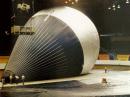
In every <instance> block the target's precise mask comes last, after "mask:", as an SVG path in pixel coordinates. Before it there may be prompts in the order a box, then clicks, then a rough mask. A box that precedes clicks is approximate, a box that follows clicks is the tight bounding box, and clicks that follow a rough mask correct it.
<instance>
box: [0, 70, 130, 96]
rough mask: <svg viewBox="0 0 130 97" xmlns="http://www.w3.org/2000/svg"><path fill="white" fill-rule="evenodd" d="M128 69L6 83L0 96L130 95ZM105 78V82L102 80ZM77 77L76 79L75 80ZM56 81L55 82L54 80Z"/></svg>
mask: <svg viewBox="0 0 130 97" xmlns="http://www.w3.org/2000/svg"><path fill="white" fill-rule="evenodd" d="M129 73H130V71H108V72H107V73H104V71H103V70H93V71H92V72H91V73H90V74H88V75H87V76H86V75H83V76H81V77H76V78H69V79H67V78H66V79H64V80H66V81H61V82H60V79H58V80H52V82H53V83H47V82H49V81H43V82H40V83H39V84H38V83H37V82H36V83H34V82H33V83H32V85H31V84H30V85H29V83H26V82H25V83H24V86H21V85H20V83H18V84H13V85H10V84H6V85H4V87H3V88H2V90H1V97H130V91H129V90H130V75H129ZM102 78H106V81H107V83H103V82H102ZM76 79H77V81H76ZM56 81H57V82H56ZM30 83H31V82H30Z"/></svg>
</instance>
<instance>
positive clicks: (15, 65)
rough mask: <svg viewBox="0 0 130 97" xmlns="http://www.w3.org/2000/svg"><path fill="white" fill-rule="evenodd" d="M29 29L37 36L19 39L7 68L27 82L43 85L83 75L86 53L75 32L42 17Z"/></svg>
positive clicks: (31, 24)
mask: <svg viewBox="0 0 130 97" xmlns="http://www.w3.org/2000/svg"><path fill="white" fill-rule="evenodd" d="M25 26H32V27H33V28H34V29H35V34H34V35H32V36H31V35H30V36H27V35H21V36H19V38H18V40H17V42H16V44H15V46H14V49H13V52H12V54H11V57H10V60H9V62H8V65H7V67H6V71H7V70H9V71H11V72H12V73H14V74H15V75H18V76H21V75H22V74H24V75H25V81H39V80H47V79H55V78H63V77H73V76H77V75H80V74H81V72H82V69H83V64H84V63H83V62H84V56H83V50H82V47H81V44H80V41H79V39H78V38H77V36H76V35H75V33H74V32H73V31H72V29H71V28H70V27H69V26H68V25H67V24H65V23H64V22H62V21H61V20H60V19H58V18H56V17H53V16H49V17H48V16H46V15H39V16H36V17H33V18H31V19H30V20H29V21H28V22H27V24H26V25H25Z"/></svg>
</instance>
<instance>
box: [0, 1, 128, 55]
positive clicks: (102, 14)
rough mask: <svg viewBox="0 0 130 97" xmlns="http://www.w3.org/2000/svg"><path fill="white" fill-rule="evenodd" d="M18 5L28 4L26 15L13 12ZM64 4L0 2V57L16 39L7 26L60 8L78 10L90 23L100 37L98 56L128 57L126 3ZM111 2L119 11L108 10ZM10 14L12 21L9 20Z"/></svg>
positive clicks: (50, 2)
mask: <svg viewBox="0 0 130 97" xmlns="http://www.w3.org/2000/svg"><path fill="white" fill-rule="evenodd" d="M22 2H25V3H27V4H29V5H31V10H30V11H29V12H20V11H19V10H17V8H16V6H17V4H18V3H22ZM64 2H65V0H12V1H11V0H3V2H2V3H0V7H1V8H0V12H1V14H0V55H10V53H11V51H12V48H13V46H14V43H15V41H16V39H17V36H14V35H11V34H10V27H11V25H13V24H15V25H24V24H25V23H26V21H27V20H28V19H29V18H30V17H31V16H32V15H33V14H34V13H36V12H37V11H39V10H41V9H46V8H50V7H55V6H63V5H66V6H71V7H74V8H76V9H78V10H80V11H82V12H83V13H85V14H86V15H87V16H89V17H90V19H91V20H92V21H93V22H94V24H95V25H96V27H97V29H98V32H99V35H100V41H101V48H100V53H120V54H130V4H126V3H125V2H126V0H79V2H78V3H77V4H74V5H72V4H65V3H64ZM113 3H115V4H120V6H121V8H120V9H116V10H115V11H114V10H108V7H109V6H112V4H113ZM14 14H15V18H13V19H11V17H12V16H13V15H14ZM70 18H71V17H70ZM5 32H8V33H9V34H6V33H5Z"/></svg>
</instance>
